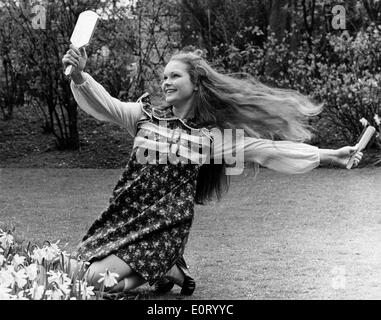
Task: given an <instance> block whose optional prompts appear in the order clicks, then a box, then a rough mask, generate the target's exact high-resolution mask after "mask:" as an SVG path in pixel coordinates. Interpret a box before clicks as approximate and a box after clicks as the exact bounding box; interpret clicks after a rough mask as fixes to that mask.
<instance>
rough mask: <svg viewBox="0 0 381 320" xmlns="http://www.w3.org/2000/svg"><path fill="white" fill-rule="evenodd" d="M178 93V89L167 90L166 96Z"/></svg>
mask: <svg viewBox="0 0 381 320" xmlns="http://www.w3.org/2000/svg"><path fill="white" fill-rule="evenodd" d="M176 91H177V90H176V89H166V90H165V94H171V93H174V92H176Z"/></svg>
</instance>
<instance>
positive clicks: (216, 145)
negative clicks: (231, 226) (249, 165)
mask: <svg viewBox="0 0 381 320" xmlns="http://www.w3.org/2000/svg"><path fill="white" fill-rule="evenodd" d="M83 76H84V78H85V82H83V83H81V84H80V85H77V84H75V83H74V81H71V84H70V86H71V90H72V92H73V95H74V98H75V100H76V101H77V103H78V105H79V107H80V108H81V109H82V110H84V111H85V112H86V113H88V114H90V115H91V116H93V117H95V118H96V119H98V120H101V121H109V122H112V123H115V124H118V125H119V126H121V127H123V128H125V129H127V131H128V132H129V134H130V135H131V136H132V137H134V138H135V145H136V144H137V142H138V139H140V140H141V139H142V137H138V136H136V133H137V129H138V128H137V124H138V121H139V120H140V119H142V117H144V111H143V108H142V103H141V102H139V101H138V102H122V101H120V100H118V99H116V98H113V97H111V95H110V94H109V93H108V92H107V91H106V90H105V88H104V87H103V86H102V85H101V84H99V83H98V82H96V81H95V80H94V79H93V77H91V76H90V75H89V74H88V73H86V72H83ZM157 129H158V128H157ZM203 132H205V131H203ZM208 133H209V134H207V135H208V136H209V137H210V138H211V142H212V150H211V153H210V155H211V158H214V159H219V158H221V157H223V159H224V161H225V162H227V163H228V164H229V161H230V162H232V161H233V160H234V159H233V154H235V155H238V154H242V155H243V157H244V159H243V160H244V162H254V163H257V164H260V165H262V166H264V167H267V168H269V169H272V170H275V171H279V172H283V173H289V174H298V173H305V172H308V171H310V170H312V169H314V168H316V167H318V166H319V164H320V158H319V149H318V148H317V147H315V146H311V145H308V144H305V143H297V142H290V141H272V140H267V139H257V138H250V137H244V138H242V143H238V144H237V143H235V144H234V146H233V143H232V142H231V141H228V140H225V141H224V139H222V138H221V137H220V136H221V133H219V130H218V129H217V128H215V129H212V130H210V131H209V132H208ZM184 135H186V134H184ZM188 136H189V135H188ZM140 140H139V141H140ZM147 142H148V141H147ZM149 142H150V144H149V145H151V144H152V141H149ZM233 149H234V152H233ZM157 150H158V149H157ZM165 150H168V151H170V150H171V145H169V147H168V148H166V149H165ZM229 155H232V156H231V157H230V158H229Z"/></svg>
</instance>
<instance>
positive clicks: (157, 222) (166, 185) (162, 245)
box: [75, 95, 211, 284]
mask: <svg viewBox="0 0 381 320" xmlns="http://www.w3.org/2000/svg"><path fill="white" fill-rule="evenodd" d="M140 101H141V102H142V108H143V111H144V118H143V119H141V120H139V122H138V125H137V128H138V129H137V134H136V137H135V144H134V148H133V150H132V153H131V156H130V159H129V161H128V163H127V165H126V168H125V170H124V172H123V173H122V175H121V177H120V179H119V181H118V182H117V184H116V186H115V188H114V190H113V193H112V197H111V198H110V201H109V206H108V208H107V209H106V210H105V211H104V212H103V213H102V214H101V215H100V217H99V218H98V219H97V220H96V221H95V222H94V223H93V224H92V225H91V227H90V229H89V230H88V231H87V233H86V235H85V236H84V237H83V239H82V242H81V243H80V244H79V246H78V248H77V251H76V253H75V256H76V257H77V258H80V259H83V260H86V261H89V262H92V261H95V260H99V259H102V258H104V257H106V256H108V255H110V254H114V255H116V256H117V257H119V258H120V259H122V260H123V261H125V262H126V263H127V264H128V265H129V266H130V267H131V268H132V269H134V271H136V272H137V273H139V274H140V275H141V276H142V277H143V278H145V279H146V280H147V281H148V282H149V283H150V284H153V283H154V282H155V281H157V280H158V279H160V278H161V277H162V276H163V275H164V274H165V273H166V272H167V271H168V270H169V269H170V268H171V267H172V266H173V265H174V264H175V262H176V260H177V259H178V258H179V257H180V256H182V255H183V252H184V248H185V245H186V243H187V240H188V235H189V231H190V229H191V226H192V221H193V216H194V198H195V193H196V183H197V175H198V172H199V170H200V167H201V165H202V163H201V164H200V163H198V164H195V163H191V161H185V163H182V162H179V163H177V164H175V163H172V162H170V161H167V163H166V164H162V163H160V162H159V163H157V162H158V161H156V163H155V164H153V163H150V161H148V163H145V164H144V163H141V162H142V161H138V160H139V159H138V158H139V152H140V151H141V150H142V149H141V146H139V144H138V143H136V141H137V139H141V140H145V139H146V140H145V141H146V142H149V143H157V142H158V141H160V139H161V138H163V136H162V135H163V134H164V135H165V134H167V138H168V137H169V138H168V141H169V144H170V145H171V146H174V149H173V150H176V149H177V151H178V150H179V148H182V150H185V149H184V148H185V147H184V146H185V145H186V144H187V143H188V142H189V141H187V138H188V140H189V139H191V140H193V141H194V139H195V138H197V139H199V141H202V143H204V145H205V142H207V143H209V144H210V141H211V137H210V136H208V134H207V132H208V129H206V128H199V126H198V125H197V124H196V123H195V122H194V121H193V120H180V119H178V118H176V117H175V116H174V115H173V112H172V108H171V107H166V108H160V109H158V108H153V107H152V106H151V103H150V99H149V96H148V95H144V96H143V97H142V98H141V100H140ZM163 124H164V125H165V126H166V128H164V131H163V130H162V129H163ZM175 132H176V133H177V134H174V133H175ZM179 134H180V136H179ZM174 136H176V137H174ZM147 137H148V140H149V141H147ZM182 137H185V138H184V139H183V138H182ZM171 139H172V140H171ZM188 146H189V144H188ZM155 147H156V146H155ZM197 148H199V146H198V145H197V144H196V149H197ZM159 149H160V148H159ZM198 150H200V149H198ZM198 150H193V151H192V152H193V155H194V154H197V151H198ZM188 151H189V150H188ZM146 153H147V152H146ZM151 154H152V153H151ZM155 155H156V156H158V155H159V152H155ZM161 155H166V154H165V152H164V153H162V154H161ZM159 156H160V155H159ZM167 156H168V155H167ZM156 160H157V159H156ZM188 160H189V159H188Z"/></svg>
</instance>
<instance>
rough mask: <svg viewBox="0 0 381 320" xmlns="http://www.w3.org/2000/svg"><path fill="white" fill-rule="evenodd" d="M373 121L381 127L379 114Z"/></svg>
mask: <svg viewBox="0 0 381 320" xmlns="http://www.w3.org/2000/svg"><path fill="white" fill-rule="evenodd" d="M373 119H374V121H375V122H376V124H377V125H378V126H379V125H381V118H380V117H379V116H378V114H375V115H374V118H373Z"/></svg>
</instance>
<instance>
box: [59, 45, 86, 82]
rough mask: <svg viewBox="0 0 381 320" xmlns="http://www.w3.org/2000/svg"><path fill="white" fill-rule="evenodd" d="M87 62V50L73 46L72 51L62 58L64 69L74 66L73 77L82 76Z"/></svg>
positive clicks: (71, 46)
mask: <svg viewBox="0 0 381 320" xmlns="http://www.w3.org/2000/svg"><path fill="white" fill-rule="evenodd" d="M86 62H87V54H86V50H85V48H84V47H82V48H80V49H78V48H76V47H75V46H74V45H72V44H71V45H70V49H69V50H68V51H67V52H66V54H65V55H64V56H63V58H62V63H63V66H64V69H66V67H67V66H69V65H72V66H73V70H72V72H71V74H72V75H73V74H74V75H76V74H80V73H81V72H82V71H83V69H84V68H85V66H86Z"/></svg>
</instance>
